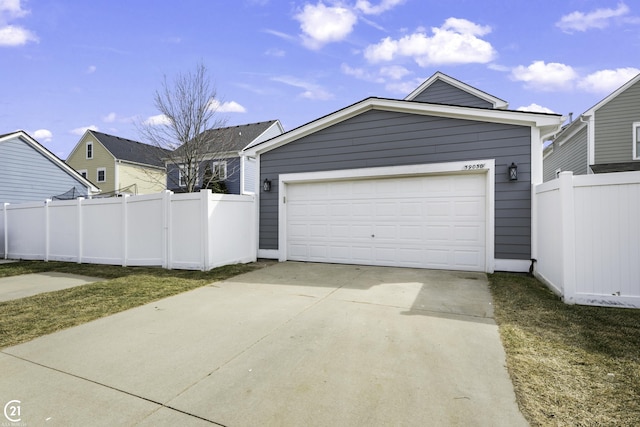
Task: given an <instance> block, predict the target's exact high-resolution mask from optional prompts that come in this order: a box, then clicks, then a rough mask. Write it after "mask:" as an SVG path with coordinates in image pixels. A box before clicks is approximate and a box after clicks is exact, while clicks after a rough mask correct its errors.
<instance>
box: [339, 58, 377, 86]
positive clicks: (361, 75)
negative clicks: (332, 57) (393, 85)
mask: <svg viewBox="0 0 640 427" xmlns="http://www.w3.org/2000/svg"><path fill="white" fill-rule="evenodd" d="M340 71H342V73H343V74H345V75H347V76H351V77H355V78H356V79H359V80H364V81H367V82H376V83H384V79H382V78H380V77H378V76H376V75H375V74H372V73H370V72H369V71H367V70H365V69H364V68H353V67H350V66H349V65H347V64H344V63H343V64H341V65H340Z"/></svg>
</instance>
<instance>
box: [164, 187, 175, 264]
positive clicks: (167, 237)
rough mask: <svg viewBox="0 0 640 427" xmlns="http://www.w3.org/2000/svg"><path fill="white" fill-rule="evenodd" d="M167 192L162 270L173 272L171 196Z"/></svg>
mask: <svg viewBox="0 0 640 427" xmlns="http://www.w3.org/2000/svg"><path fill="white" fill-rule="evenodd" d="M172 194H173V193H172V192H171V191H169V190H165V191H164V193H162V268H166V269H167V270H171V230H170V228H169V227H170V226H171V195H172Z"/></svg>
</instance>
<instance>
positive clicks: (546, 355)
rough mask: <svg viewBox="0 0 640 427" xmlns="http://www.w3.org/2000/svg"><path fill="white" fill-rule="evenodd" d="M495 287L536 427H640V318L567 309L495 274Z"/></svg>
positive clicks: (523, 403) (520, 395)
mask: <svg viewBox="0 0 640 427" xmlns="http://www.w3.org/2000/svg"><path fill="white" fill-rule="evenodd" d="M490 286H491V291H492V294H493V298H494V304H495V319H496V322H497V323H498V326H499V328H500V335H501V337H502V342H503V344H504V347H505V351H506V354H507V367H508V370H509V374H510V375H511V379H512V381H513V383H514V387H515V390H516V397H517V400H518V404H519V405H520V409H521V411H522V413H523V414H524V415H525V417H526V418H527V420H528V421H529V423H530V424H531V425H532V426H538V425H540V426H547V425H548V426H638V425H640V310H636V309H618V308H603V307H587V306H578V305H573V306H571V305H565V304H564V303H562V302H561V301H560V299H559V298H558V297H557V296H556V295H554V294H553V293H552V292H551V291H549V290H548V289H547V288H546V287H545V286H544V285H542V284H541V283H540V282H538V281H537V280H535V279H533V278H530V277H527V276H523V275H511V274H493V275H490Z"/></svg>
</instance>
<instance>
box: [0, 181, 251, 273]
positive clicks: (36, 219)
mask: <svg viewBox="0 0 640 427" xmlns="http://www.w3.org/2000/svg"><path fill="white" fill-rule="evenodd" d="M254 218H255V202H254V197H253V196H244V195H243V196H239V195H227V194H225V195H220V194H212V193H211V191H210V190H205V191H201V192H200V193H188V194H173V193H171V192H169V191H167V192H164V193H158V194H149V195H143V196H127V197H120V198H109V199H107V198H103V199H90V200H89V199H87V200H85V199H77V200H69V201H46V202H37V203H25V204H18V205H10V204H4V206H0V256H2V257H4V258H9V259H28V260H45V261H49V260H51V261H73V262H78V263H94V264H113V265H123V266H145V265H148V266H162V267H164V268H168V269H174V268H175V269H189V270H210V269H212V268H215V267H219V266H221V265H226V264H234V263H244V262H252V261H255V260H256V253H257V252H256V230H255V227H256V221H255V219H254Z"/></svg>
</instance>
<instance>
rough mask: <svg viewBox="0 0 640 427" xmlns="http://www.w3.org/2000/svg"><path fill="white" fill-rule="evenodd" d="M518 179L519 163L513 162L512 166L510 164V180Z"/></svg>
mask: <svg viewBox="0 0 640 427" xmlns="http://www.w3.org/2000/svg"><path fill="white" fill-rule="evenodd" d="M517 180H518V165H516V164H515V163H513V162H511V166H509V181H517Z"/></svg>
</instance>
